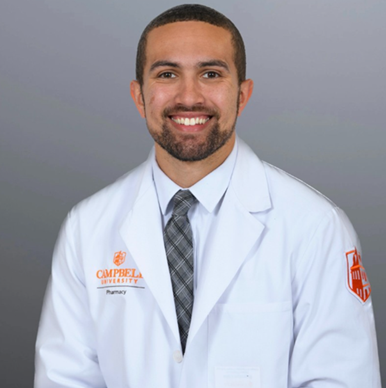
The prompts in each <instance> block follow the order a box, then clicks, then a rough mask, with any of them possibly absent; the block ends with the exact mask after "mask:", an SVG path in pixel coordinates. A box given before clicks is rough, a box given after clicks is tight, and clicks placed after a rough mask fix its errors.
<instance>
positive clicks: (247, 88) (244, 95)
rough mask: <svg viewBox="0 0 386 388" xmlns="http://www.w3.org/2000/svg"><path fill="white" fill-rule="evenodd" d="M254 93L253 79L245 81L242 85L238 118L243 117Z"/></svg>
mask: <svg viewBox="0 0 386 388" xmlns="http://www.w3.org/2000/svg"><path fill="white" fill-rule="evenodd" d="M252 92H253V81H252V80H251V79H247V80H245V81H243V82H242V83H241V85H240V95H239V113H238V116H240V115H241V112H242V111H243V110H244V108H245V106H246V105H247V103H248V101H249V99H250V98H251V96H252Z"/></svg>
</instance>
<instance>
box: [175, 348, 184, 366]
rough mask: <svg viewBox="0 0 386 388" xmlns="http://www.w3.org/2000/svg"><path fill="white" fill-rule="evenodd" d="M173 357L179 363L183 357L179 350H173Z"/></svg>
mask: <svg viewBox="0 0 386 388" xmlns="http://www.w3.org/2000/svg"><path fill="white" fill-rule="evenodd" d="M173 358H174V361H175V362H178V363H181V362H182V360H183V359H184V356H183V355H182V353H181V351H180V350H175V351H174V352H173Z"/></svg>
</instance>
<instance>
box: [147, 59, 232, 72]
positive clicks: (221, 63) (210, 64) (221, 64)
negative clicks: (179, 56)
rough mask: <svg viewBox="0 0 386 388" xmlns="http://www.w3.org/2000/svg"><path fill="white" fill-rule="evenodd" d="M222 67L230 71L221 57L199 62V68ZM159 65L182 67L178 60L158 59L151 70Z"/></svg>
mask: <svg viewBox="0 0 386 388" xmlns="http://www.w3.org/2000/svg"><path fill="white" fill-rule="evenodd" d="M213 66H215V67H222V68H223V69H225V70H226V71H227V72H228V73H229V66H228V65H227V63H226V62H224V61H221V60H220V59H214V60H211V61H205V62H198V64H197V67H198V68H203V67H213ZM158 67H173V68H176V69H178V68H180V67H181V66H180V65H179V64H178V63H177V62H170V61H157V62H154V63H153V64H152V65H151V66H150V72H152V71H154V70H155V69H157V68H158Z"/></svg>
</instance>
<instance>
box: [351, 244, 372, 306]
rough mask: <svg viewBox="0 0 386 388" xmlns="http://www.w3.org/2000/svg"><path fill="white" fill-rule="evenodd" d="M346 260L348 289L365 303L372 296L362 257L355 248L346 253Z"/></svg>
mask: <svg viewBox="0 0 386 388" xmlns="http://www.w3.org/2000/svg"><path fill="white" fill-rule="evenodd" d="M346 260H347V282H348V288H349V289H350V290H351V292H352V293H353V294H354V295H356V296H357V297H358V298H359V299H360V300H361V301H362V302H363V303H364V302H366V300H367V299H368V298H369V296H370V294H371V287H370V283H369V280H368V279H367V275H366V271H365V268H364V267H363V264H362V258H361V255H360V254H359V252H358V251H357V249H356V248H354V249H353V250H351V251H348V252H346Z"/></svg>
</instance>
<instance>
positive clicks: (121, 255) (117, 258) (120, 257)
mask: <svg viewBox="0 0 386 388" xmlns="http://www.w3.org/2000/svg"><path fill="white" fill-rule="evenodd" d="M125 259H126V252H122V251H119V252H115V253H114V260H113V261H114V264H115V265H117V266H119V265H121V264H123V263H124V262H125Z"/></svg>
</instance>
